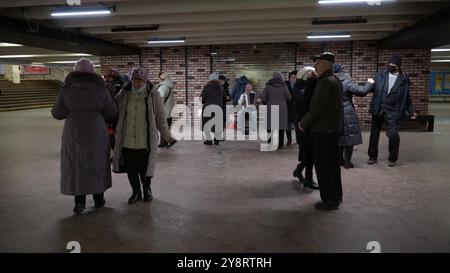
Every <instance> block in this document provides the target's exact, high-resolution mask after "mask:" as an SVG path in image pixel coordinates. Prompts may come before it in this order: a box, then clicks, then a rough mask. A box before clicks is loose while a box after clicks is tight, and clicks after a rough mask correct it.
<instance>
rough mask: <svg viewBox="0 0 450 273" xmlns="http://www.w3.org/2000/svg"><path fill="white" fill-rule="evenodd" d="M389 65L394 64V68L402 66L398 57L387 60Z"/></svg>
mask: <svg viewBox="0 0 450 273" xmlns="http://www.w3.org/2000/svg"><path fill="white" fill-rule="evenodd" d="M389 63H390V64H395V65H396V66H402V58H401V57H400V56H397V55H395V56H392V57H391V59H390V60H389Z"/></svg>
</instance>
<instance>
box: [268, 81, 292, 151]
mask: <svg viewBox="0 0 450 273" xmlns="http://www.w3.org/2000/svg"><path fill="white" fill-rule="evenodd" d="M290 100H291V93H289V90H288V88H287V87H286V84H285V82H284V80H283V75H282V74H281V73H280V72H273V73H272V79H271V80H269V81H268V82H267V83H266V86H265V88H264V90H263V94H262V102H263V103H264V104H267V129H268V130H272V129H279V144H278V148H279V149H281V148H282V147H283V142H284V131H285V130H287V129H288V106H287V103H288V101H290ZM275 105H276V106H278V107H279V108H278V109H279V117H278V125H279V126H278V128H276V125H275V124H271V107H272V106H275ZM272 127H274V128H272Z"/></svg>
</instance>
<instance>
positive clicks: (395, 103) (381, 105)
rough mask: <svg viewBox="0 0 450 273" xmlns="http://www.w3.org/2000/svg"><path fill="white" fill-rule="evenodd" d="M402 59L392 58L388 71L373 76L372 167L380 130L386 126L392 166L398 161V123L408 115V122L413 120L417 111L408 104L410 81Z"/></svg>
mask: <svg viewBox="0 0 450 273" xmlns="http://www.w3.org/2000/svg"><path fill="white" fill-rule="evenodd" d="M401 64H402V59H401V58H400V57H399V56H393V57H392V58H391V59H390V61H389V66H388V69H387V70H384V71H382V72H380V73H378V74H377V75H376V76H375V79H374V80H375V83H374V85H373V91H374V94H373V97H372V101H371V103H370V109H369V112H370V113H371V114H372V128H371V130H370V143H369V151H368V153H369V161H367V164H375V163H376V162H377V159H378V141H379V139H380V131H381V127H382V126H383V124H384V123H386V135H387V137H388V138H389V163H388V166H390V167H394V166H395V165H396V162H397V160H398V153H399V146H400V136H399V134H398V129H399V121H400V119H401V118H402V117H403V116H404V115H405V112H408V114H409V115H410V118H411V119H416V117H417V114H416V109H415V108H414V106H413V105H412V103H411V97H410V94H409V87H410V84H411V83H410V80H409V77H408V75H406V73H404V72H403V71H402V70H401V68H400V67H401Z"/></svg>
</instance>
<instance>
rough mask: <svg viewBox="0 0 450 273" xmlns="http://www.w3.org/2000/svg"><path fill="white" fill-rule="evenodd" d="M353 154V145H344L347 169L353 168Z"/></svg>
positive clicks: (345, 166)
mask: <svg viewBox="0 0 450 273" xmlns="http://www.w3.org/2000/svg"><path fill="white" fill-rule="evenodd" d="M352 155H353V146H345V147H344V168H345V169H351V168H353V163H352Z"/></svg>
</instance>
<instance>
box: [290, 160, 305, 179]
mask: <svg viewBox="0 0 450 273" xmlns="http://www.w3.org/2000/svg"><path fill="white" fill-rule="evenodd" d="M303 168H304V166H303V164H302V163H299V164H297V167H296V168H295V170H294V173H293V176H294V177H297V178H298V180H299V181H300V183H305V178H304V177H303V174H302V171H303Z"/></svg>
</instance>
